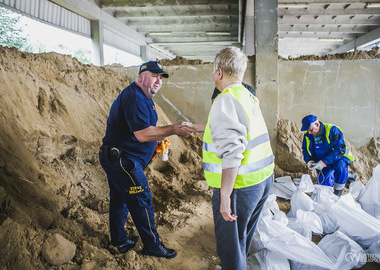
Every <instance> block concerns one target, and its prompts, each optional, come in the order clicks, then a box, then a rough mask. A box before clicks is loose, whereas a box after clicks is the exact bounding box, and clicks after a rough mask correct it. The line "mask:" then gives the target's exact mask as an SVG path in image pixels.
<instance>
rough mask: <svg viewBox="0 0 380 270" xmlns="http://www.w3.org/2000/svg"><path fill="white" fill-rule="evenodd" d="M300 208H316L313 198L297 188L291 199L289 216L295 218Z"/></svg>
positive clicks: (305, 209)
mask: <svg viewBox="0 0 380 270" xmlns="http://www.w3.org/2000/svg"><path fill="white" fill-rule="evenodd" d="M301 182H302V181H301ZM298 209H301V210H304V211H313V209H314V206H313V200H312V199H311V198H310V197H309V196H308V195H307V194H305V193H304V192H303V191H302V190H297V191H296V192H294V193H293V195H292V198H291V199H290V211H289V213H288V215H287V216H288V217H289V218H295V217H296V215H297V210H298Z"/></svg>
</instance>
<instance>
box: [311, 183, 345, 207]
mask: <svg viewBox="0 0 380 270" xmlns="http://www.w3.org/2000/svg"><path fill="white" fill-rule="evenodd" d="M333 192H334V188H333V187H330V186H323V185H314V191H313V194H311V199H312V200H313V201H314V202H316V203H327V204H331V203H333V202H336V201H337V200H338V199H339V198H338V197H337V196H336V195H335V194H334V193H333Z"/></svg>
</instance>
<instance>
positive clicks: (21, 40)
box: [0, 7, 31, 51]
mask: <svg viewBox="0 0 380 270" xmlns="http://www.w3.org/2000/svg"><path fill="white" fill-rule="evenodd" d="M19 22H20V15H17V14H15V13H13V12H12V11H10V10H8V9H6V8H2V7H0V45H3V46H8V47H16V48H17V49H19V50H22V51H29V50H30V49H31V47H30V45H28V39H27V38H26V37H25V36H23V35H22V32H23V29H22V27H21V26H19Z"/></svg>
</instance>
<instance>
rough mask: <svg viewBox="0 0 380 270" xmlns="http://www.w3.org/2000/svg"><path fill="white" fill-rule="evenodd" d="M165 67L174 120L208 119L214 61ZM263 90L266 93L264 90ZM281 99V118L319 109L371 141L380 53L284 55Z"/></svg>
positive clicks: (376, 122) (358, 138)
mask: <svg viewBox="0 0 380 270" xmlns="http://www.w3.org/2000/svg"><path fill="white" fill-rule="evenodd" d="M253 68H254V65H253V64H252V63H251V64H249V65H248V69H247V71H246V74H245V77H244V81H245V82H246V83H249V84H251V85H253V74H254V72H253ZM165 69H166V70H167V71H168V72H169V74H170V78H169V79H166V80H164V83H163V87H162V89H161V91H160V92H159V94H158V95H157V96H156V97H155V98H154V101H155V102H156V103H157V104H159V105H160V106H161V107H162V109H163V110H164V111H165V112H166V113H167V115H168V117H169V118H170V119H171V120H172V121H173V122H174V123H176V122H178V121H181V120H183V119H188V120H190V121H191V122H193V123H205V122H206V121H207V116H208V112H209V110H210V107H211V100H210V98H211V94H212V92H213V89H214V84H213V81H212V76H211V74H212V71H213V65H212V64H204V65H194V66H191V65H189V66H186V65H183V66H169V67H166V68H165ZM137 72H138V69H137V68H131V69H130V70H129V71H128V74H127V77H128V78H130V79H131V81H133V80H135V78H136V76H137ZM257 96H258V98H259V99H260V96H261V93H260V92H259V93H257ZM274 98H277V97H273V99H274ZM269 99H270V98H269ZM266 100H268V97H267V99H266ZM269 102H270V101H269ZM278 104H279V105H278V106H279V109H278V111H279V118H282V119H288V120H291V121H293V122H296V123H298V124H300V122H301V119H302V117H303V116H305V115H307V114H309V113H313V114H315V115H317V116H318V117H319V118H320V120H322V121H325V122H328V123H334V124H336V125H339V126H340V127H341V128H342V130H343V132H344V134H345V137H346V139H347V140H348V141H350V142H351V143H353V144H354V145H355V146H356V147H360V146H363V145H366V144H367V143H368V142H369V139H370V138H371V137H379V136H380V59H379V60H377V59H376V60H329V61H281V62H279V100H278ZM260 105H261V109H262V111H263V114H264V117H265V116H268V115H270V114H271V112H270V111H269V110H270V107H268V106H265V104H264V103H263V102H261V104H260ZM181 113H182V114H183V115H184V117H181V116H180V114H181ZM268 130H269V132H270V133H271V135H274V132H276V130H275V127H272V126H268Z"/></svg>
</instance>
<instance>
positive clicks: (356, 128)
mask: <svg viewBox="0 0 380 270" xmlns="http://www.w3.org/2000/svg"><path fill="white" fill-rule="evenodd" d="M279 65H280V66H279V70H280V73H279V74H280V76H279V93H280V97H279V98H280V101H279V115H280V118H283V119H288V120H291V121H293V122H296V123H300V122H301V119H302V117H303V116H305V115H307V114H309V113H312V114H315V115H317V116H318V118H319V119H320V120H321V121H325V122H327V123H333V124H336V125H339V126H340V127H341V128H342V130H343V132H344V135H345V138H346V139H347V140H348V141H350V142H351V143H353V144H354V145H355V146H363V145H366V144H367V143H368V141H369V139H370V138H371V137H379V136H380V60H377V59H376V60H329V61H282V62H279Z"/></svg>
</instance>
